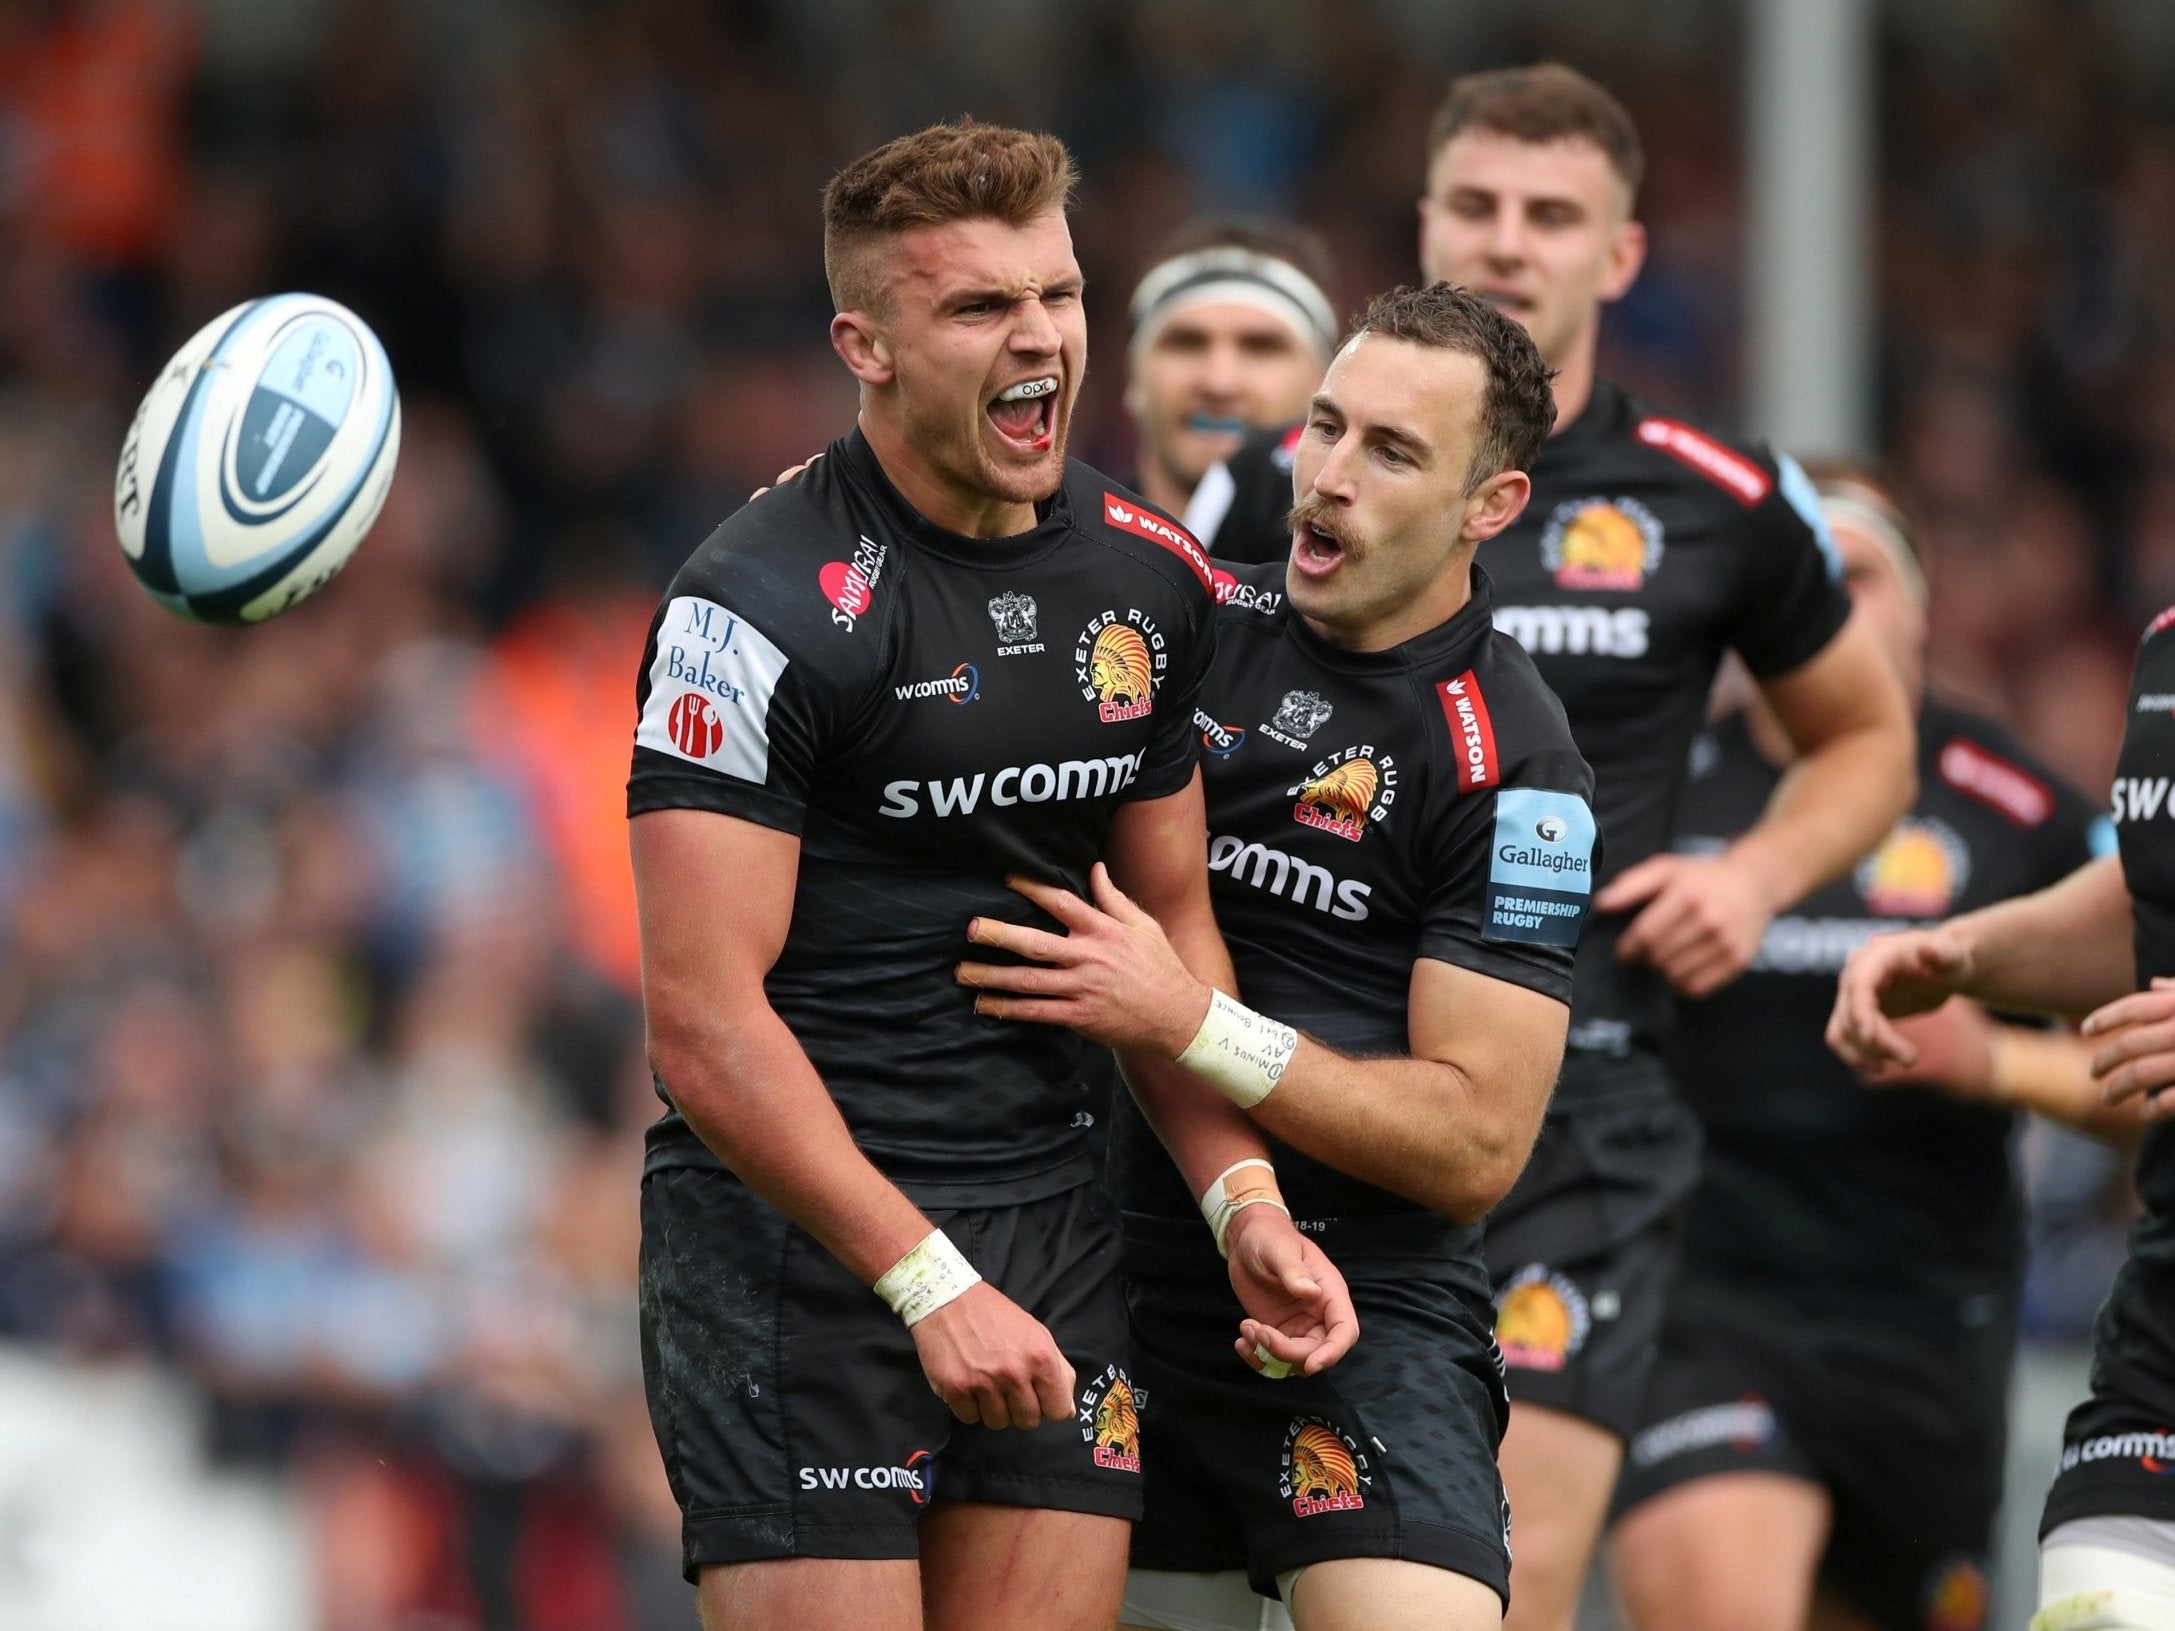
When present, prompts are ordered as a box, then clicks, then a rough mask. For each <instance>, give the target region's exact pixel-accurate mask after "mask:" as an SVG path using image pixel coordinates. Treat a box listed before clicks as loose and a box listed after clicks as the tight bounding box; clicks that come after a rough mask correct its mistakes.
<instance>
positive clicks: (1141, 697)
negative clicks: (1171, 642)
mask: <svg viewBox="0 0 2175 1631" xmlns="http://www.w3.org/2000/svg"><path fill="white" fill-rule="evenodd" d="M1168 660H1169V658H1168V656H1167V655H1166V653H1165V652H1164V650H1163V636H1162V634H1161V633H1160V632H1159V631H1158V630H1157V628H1156V626H1155V623H1154V620H1153V619H1151V618H1150V617H1148V615H1147V614H1146V613H1144V612H1140V611H1137V610H1136V611H1129V612H1127V613H1126V614H1125V620H1124V621H1123V622H1120V621H1118V616H1117V614H1116V613H1115V612H1101V613H1098V614H1097V615H1096V616H1095V617H1093V618H1091V619H1089V621H1088V626H1087V627H1086V628H1085V629H1083V630H1081V631H1080V640H1079V643H1078V645H1076V646H1075V647H1074V648H1073V654H1072V661H1073V667H1074V669H1075V670H1076V673H1075V676H1074V677H1075V678H1076V679H1078V681H1079V682H1080V694H1081V695H1082V696H1083V697H1086V698H1087V699H1088V701H1090V702H1092V703H1094V704H1095V717H1096V718H1098V719H1100V720H1101V721H1102V722H1103V723H1104V724H1106V725H1114V724H1117V723H1119V722H1120V721H1122V720H1127V719H1145V718H1146V717H1147V716H1148V715H1149V714H1150V713H1152V712H1153V711H1154V709H1155V688H1156V685H1157V683H1158V682H1159V681H1160V680H1161V679H1162V677H1163V665H1164V663H1165V662H1167V661H1168Z"/></svg>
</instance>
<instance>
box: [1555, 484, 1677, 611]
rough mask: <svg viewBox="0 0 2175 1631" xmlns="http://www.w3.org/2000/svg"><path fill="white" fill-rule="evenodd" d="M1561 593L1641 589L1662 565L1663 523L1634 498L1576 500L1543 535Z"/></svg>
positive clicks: (1557, 511) (1563, 507)
mask: <svg viewBox="0 0 2175 1631" xmlns="http://www.w3.org/2000/svg"><path fill="white" fill-rule="evenodd" d="M1541 565H1543V566H1545V567H1547V568H1548V570H1549V571H1550V572H1552V573H1553V574H1554V575H1555V579H1556V587H1557V588H1559V589H1639V588H1643V587H1644V586H1645V584H1646V580H1647V578H1648V577H1649V576H1650V575H1651V574H1652V573H1653V570H1654V568H1656V567H1657V566H1659V565H1661V522H1660V520H1659V519H1658V518H1657V517H1656V516H1655V514H1654V512H1653V511H1652V510H1650V509H1648V508H1647V507H1646V506H1645V505H1644V504H1641V503H1640V502H1639V501H1638V500H1637V499H1635V498H1574V499H1570V500H1568V501H1566V502H1565V503H1562V504H1558V505H1557V506H1556V508H1555V510H1554V511H1553V512H1552V513H1551V514H1550V515H1549V517H1548V525H1547V526H1546V527H1544V528H1543V529H1542V530H1541Z"/></svg>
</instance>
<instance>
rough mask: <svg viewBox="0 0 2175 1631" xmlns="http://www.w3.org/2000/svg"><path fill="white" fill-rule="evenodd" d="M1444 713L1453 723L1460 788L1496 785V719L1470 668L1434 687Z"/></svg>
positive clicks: (1472, 788) (1453, 740)
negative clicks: (1490, 712) (1489, 714)
mask: <svg viewBox="0 0 2175 1631" xmlns="http://www.w3.org/2000/svg"><path fill="white" fill-rule="evenodd" d="M1435 695H1436V697H1437V698H1438V699H1439V700H1440V701H1441V703H1442V716H1443V718H1444V719H1446V720H1448V721H1449V722H1450V746H1451V749H1452V751H1453V752H1454V753H1455V755H1456V758H1457V762H1458V791H1459V792H1461V793H1470V792H1472V791H1474V790H1475V789H1476V788H1481V787H1494V786H1496V785H1497V782H1498V777H1497V775H1496V768H1495V722H1494V721H1493V720H1491V719H1490V718H1489V717H1488V699H1487V698H1486V697H1484V696H1482V695H1481V694H1480V682H1479V681H1478V680H1476V679H1474V678H1473V671H1472V670H1471V669H1469V668H1468V669H1467V670H1466V671H1465V672H1464V673H1462V674H1460V675H1459V676H1458V677H1457V678H1456V679H1454V680H1444V681H1443V682H1442V683H1441V684H1439V685H1437V686H1436V687H1435Z"/></svg>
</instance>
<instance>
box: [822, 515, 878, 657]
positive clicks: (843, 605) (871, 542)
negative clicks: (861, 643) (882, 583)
mask: <svg viewBox="0 0 2175 1631" xmlns="http://www.w3.org/2000/svg"><path fill="white" fill-rule="evenodd" d="M887 553H889V551H888V550H887V548H886V546H885V545H883V544H879V543H878V542H877V541H876V540H875V539H873V538H871V537H868V536H867V535H866V534H863V535H862V538H861V541H860V542H859V543H858V544H856V545H854V550H853V559H852V560H850V561H832V562H830V563H829V564H827V565H826V566H825V567H824V568H823V570H822V571H821V572H820V573H818V574H817V581H818V582H820V583H821V584H822V585H823V596H824V598H825V599H826V600H828V601H829V602H830V603H831V621H832V622H833V623H836V624H837V625H838V626H839V627H840V628H842V629H844V630H845V631H846V632H847V633H849V634H851V633H852V632H853V626H854V625H855V624H856V623H858V622H859V621H860V620H861V614H862V613H863V612H865V611H867V610H868V609H869V608H870V607H871V606H873V605H874V604H875V603H876V585H877V582H878V581H879V580H880V579H881V578H882V577H883V575H884V557H885V555H886V554H887Z"/></svg>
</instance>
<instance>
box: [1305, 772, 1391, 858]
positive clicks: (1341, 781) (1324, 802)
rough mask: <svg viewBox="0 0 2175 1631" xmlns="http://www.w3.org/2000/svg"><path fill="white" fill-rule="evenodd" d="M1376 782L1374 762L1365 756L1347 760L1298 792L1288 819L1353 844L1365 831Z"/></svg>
mask: <svg viewBox="0 0 2175 1631" xmlns="http://www.w3.org/2000/svg"><path fill="white" fill-rule="evenodd" d="M1380 780H1381V778H1380V776H1379V774H1378V773H1377V772H1376V770H1375V766H1374V761H1373V760H1372V759H1370V758H1368V757H1367V756H1366V755H1365V754H1362V755H1360V756H1359V757H1358V758H1356V759H1347V760H1345V761H1344V763H1343V764H1341V765H1338V766H1337V767H1336V768H1335V769H1333V770H1330V771H1328V772H1327V773H1326V774H1323V775H1320V776H1317V777H1315V778H1314V780H1312V781H1310V782H1308V783H1306V784H1305V785H1304V786H1302V787H1301V788H1300V789H1299V790H1298V796H1299V802H1298V803H1297V804H1296V805H1294V806H1293V807H1292V812H1291V813H1292V818H1293V819H1294V820H1296V821H1298V822H1300V823H1301V824H1302V825H1305V826H1308V827H1315V828H1319V829H1320V830H1321V831H1323V832H1329V833H1335V834H1336V835H1337V836H1338V837H1339V838H1349V839H1351V840H1352V841H1353V842H1354V843H1357V842H1358V841H1359V839H1360V837H1361V835H1362V834H1364V833H1365V832H1366V831H1367V812H1368V811H1369V810H1370V809H1372V808H1373V806H1374V796H1375V789H1376V787H1377V786H1379V785H1380Z"/></svg>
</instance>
